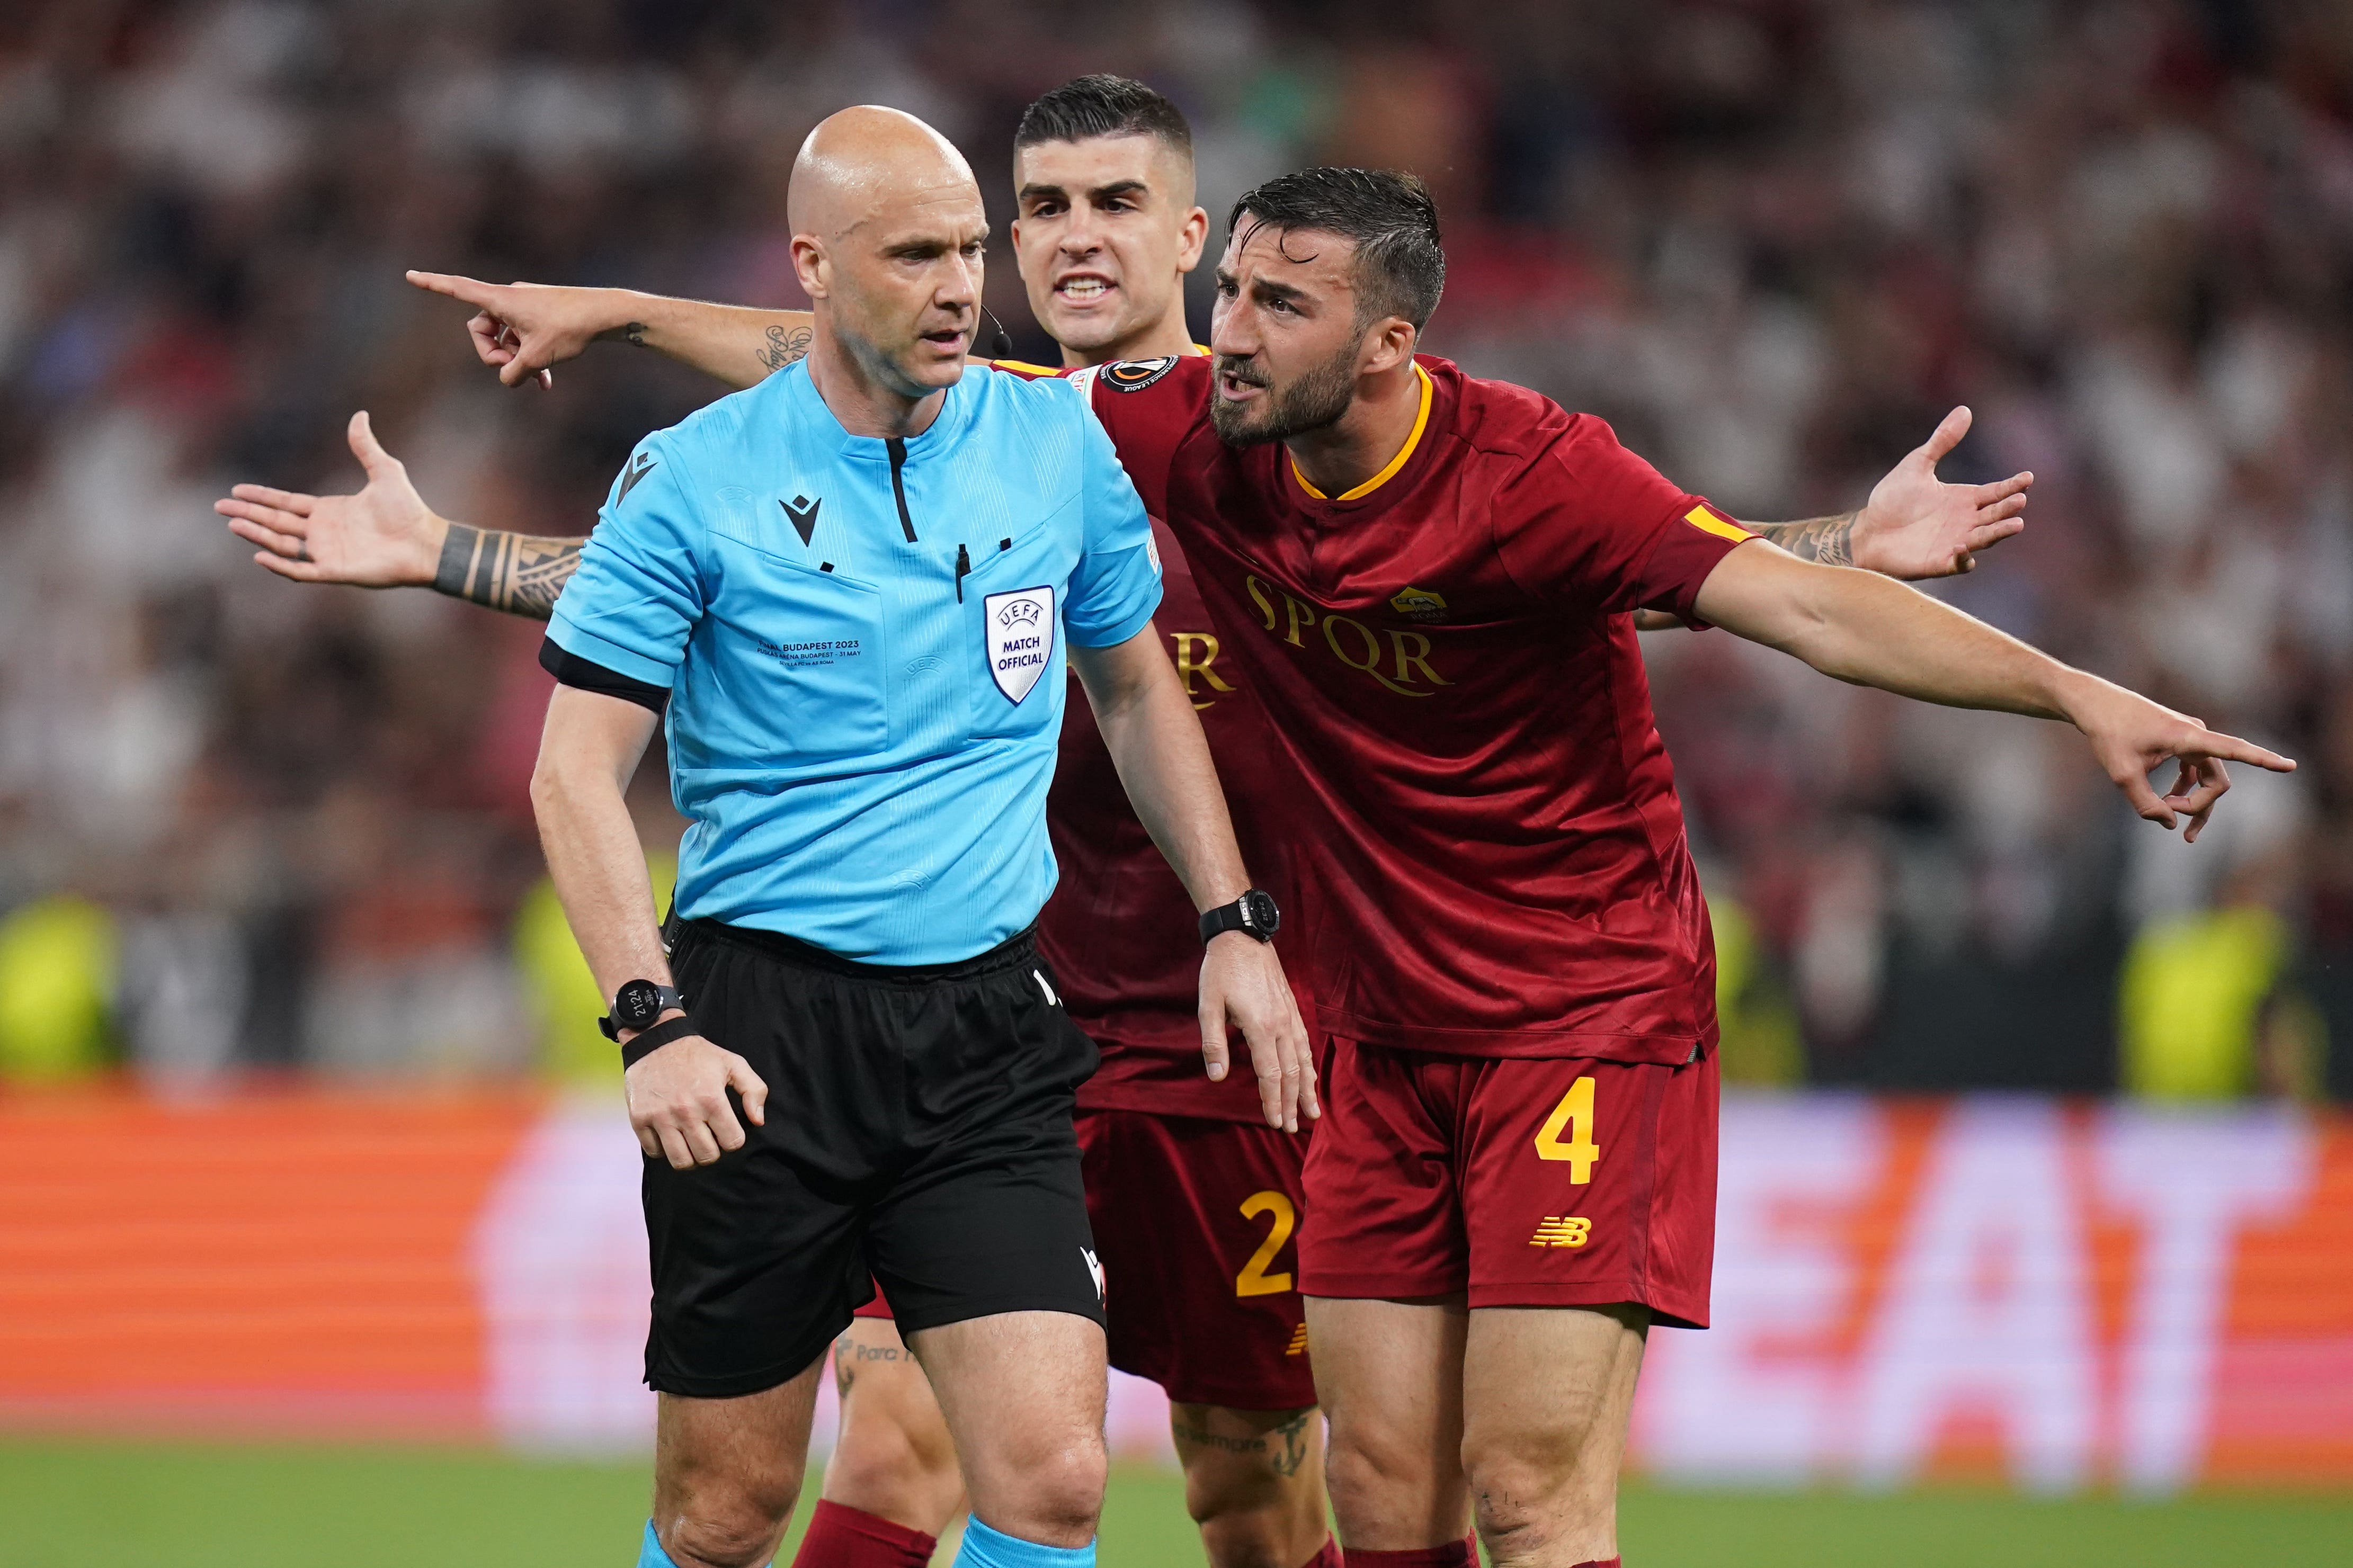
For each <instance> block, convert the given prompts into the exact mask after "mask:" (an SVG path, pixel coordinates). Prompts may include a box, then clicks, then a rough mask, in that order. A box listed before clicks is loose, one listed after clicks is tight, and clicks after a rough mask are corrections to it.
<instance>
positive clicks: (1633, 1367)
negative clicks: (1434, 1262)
mask: <svg viewBox="0 0 2353 1568" xmlns="http://www.w3.org/2000/svg"><path fill="white" fill-rule="evenodd" d="M1464 1089H1465V1092H1464V1093H1463V1095H1462V1096H1461V1100H1460V1101H1459V1102H1458V1104H1457V1106H1456V1120H1457V1127H1458V1140H1457V1148H1456V1163H1457V1167H1458V1169H1459V1170H1460V1172H1461V1178H1460V1179H1461V1188H1462V1205H1463V1208H1462V1212H1463V1220H1464V1227H1465V1232H1466V1235H1467V1237H1468V1240H1469V1244H1470V1290H1469V1299H1470V1305H1471V1309H1472V1311H1471V1322H1470V1329H1469V1334H1468V1338H1467V1340H1466V1344H1465V1355H1464V1363H1463V1395H1462V1397H1463V1440H1462V1466H1463V1469H1464V1472H1465V1474H1466V1475H1467V1476H1468V1478H1469V1479H1470V1482H1471V1489H1472V1495H1473V1496H1474V1497H1475V1498H1476V1500H1477V1502H1478V1521H1479V1532H1480V1535H1481V1536H1482V1539H1483V1540H1484V1541H1485V1542H1486V1543H1487V1547H1488V1551H1489V1552H1490V1553H1491V1554H1492V1555H1493V1558H1494V1560H1495V1561H1496V1562H1497V1563H1531V1564H1533V1563H1545V1564H1553V1563H1558V1564H1573V1563H1587V1562H1593V1561H1599V1560H1606V1559H1608V1558H1610V1557H1612V1556H1615V1555H1616V1553H1617V1544H1616V1542H1617V1488H1618V1472H1619V1466H1620V1460H1621V1459H1622V1458H1623V1456H1624V1453H1625V1447H1626V1424H1627V1418H1628V1415H1629V1413H1630V1410H1631V1408H1632V1405H1633V1397H1634V1383H1635V1378H1636V1375H1637V1374H1638V1373H1640V1371H1641V1364H1642V1351H1643V1345H1644V1342H1645V1337H1646V1335H1647V1333H1648V1331H1649V1330H1650V1328H1651V1325H1652V1324H1653V1323H1660V1324H1668V1325H1678V1326H1694V1325H1698V1324H1704V1322H1705V1321H1706V1317H1707V1297H1708V1284H1709V1274H1710V1270H1711V1268H1712V1265H1713V1261H1714V1251H1715V1131H1716V1075H1715V1057H1714V1055H1713V1053H1708V1054H1705V1055H1704V1056H1703V1055H1696V1054H1695V1055H1694V1058H1693V1059H1691V1060H1689V1061H1686V1062H1682V1063H1675V1064H1669V1063H1659V1062H1618V1061H1602V1060H1596V1059H1592V1058H1529V1059H1503V1060H1491V1061H1482V1062H1481V1063H1479V1064H1478V1065H1477V1067H1476V1068H1475V1069H1474V1070H1473V1071H1472V1074H1471V1075H1470V1077H1469V1079H1467V1080H1466V1083H1465V1086H1464Z"/></svg>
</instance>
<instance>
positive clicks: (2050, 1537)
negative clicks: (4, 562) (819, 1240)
mask: <svg viewBox="0 0 2353 1568" xmlns="http://www.w3.org/2000/svg"><path fill="white" fill-rule="evenodd" d="M646 1489H647V1471H646V1467H645V1466H644V1465H643V1464H642V1463H633V1464H580V1463H556V1462H545V1461H533V1460H530V1459H522V1458H511V1457H508V1456H504V1455H498V1454H489V1453H482V1452H475V1451H467V1450H454V1449H429V1448H365V1447H330V1446H313V1447H260V1446H254V1447H244V1446H238V1447H230V1446H223V1447H197V1446H192V1445H182V1444H171V1445H166V1444H128V1443H102V1442H85V1441H65V1440H32V1439H10V1440H6V1441H0V1568H298V1565H299V1568H315V1565H317V1564H322V1563H332V1564H334V1565H335V1568H424V1565H426V1564H436V1565H439V1564H473V1563H480V1564H484V1565H485V1568H490V1565H495V1568H539V1565H542V1564H544V1565H545V1568H628V1565H629V1564H630V1563H633V1562H635V1560H636V1552H637V1541H638V1530H639V1528H640V1527H641V1524H642V1521H643V1520H644V1518H645V1500H646V1495H645V1494H646ZM803 1509H804V1511H806V1509H807V1503H806V1502H804V1504H803ZM1622 1534H1623V1541H1624V1548H1625V1553H1626V1559H1627V1562H1628V1563H1630V1564H1631V1565H1632V1568H1716V1565H1719V1564H1722V1565H1739V1568H1846V1565H1848V1564H1853V1565H1856V1568H1861V1565H1862V1564H1873V1565H1874V1568H1876V1565H1880V1564H1888V1563H1898V1564H1901V1565H1902V1568H1946V1565H1948V1564H1949V1565H1950V1568H1982V1565H1983V1564H1986V1563H2001V1564H2003V1565H2004V1568H2043V1565H2045V1564H2047V1565H2049V1568H2096V1565H2100V1564H2106V1563H2116V1564H2130V1565H2132V1568H2175V1565H2179V1568H2211V1565H2212V1564H2214V1563H2262V1564H2263V1565H2264V1568H2301V1565H2303V1564H2313V1565H2315V1568H2317V1565H2319V1564H2323V1563H2327V1564H2331V1565H2332V1568H2336V1565H2342V1564H2344V1563H2348V1562H2353V1496H2345V1495H2336V1496H2314V1495H2303V1494H2219V1495H2218V1494H2208V1495H2202V1496H2198V1497H2191V1498H2186V1499H2179V1500H2171V1501H2166V1502H2136V1501H2127V1500H2117V1499H2113V1498H2089V1499H2079V1500H2063V1501H2037V1500H2027V1499H2021V1498H2017V1497H2012V1496H2008V1495H2004V1494H2000V1493H1994V1492H1974V1491H1933V1492H1905V1493H1895V1494H1892V1495H1883V1496H1869V1497H1862V1496H1856V1495H1853V1494H1849V1493H1826V1492H1812V1493H1799V1494H1794V1495H1782V1494H1761V1493H1738V1492H1714V1491H1707V1492H1700V1491H1672V1490H1666V1489H1659V1488H1651V1487H1644V1488H1637V1489H1631V1490H1630V1491H1629V1493H1628V1495H1627V1498H1626V1500H1625V1505H1624V1509H1623V1521H1622ZM1102 1557H1103V1563H1105V1564H1106V1568H1164V1565H1165V1568H1179V1565H1184V1568H1195V1565H1198V1563H1200V1562H1201V1557H1200V1553H1199V1551H1198V1547H1197V1546H1196V1544H1195V1541H1194V1536H1193V1531H1192V1528H1191V1525H1190V1524H1189V1522H1188V1521H1187V1520H1186V1518H1185V1514H1184V1507H1183V1502H1182V1491H1181V1489H1180V1486H1179V1483H1178V1482H1177V1480H1176V1478H1175V1477H1174V1476H1170V1475H1165V1474H1162V1473H1159V1472H1156V1471H1148V1470H1125V1471H1122V1472H1121V1473H1120V1474H1119V1475H1118V1476H1117V1477H1116V1478H1115V1479H1113V1483H1112V1489H1111V1496H1110V1499H1109V1501H1108V1504H1107V1506H1106V1507H1105V1510H1104V1512H1103V1553H1102ZM789 1558H790V1552H789V1548H787V1551H786V1553H785V1554H784V1560H785V1561H789Z"/></svg>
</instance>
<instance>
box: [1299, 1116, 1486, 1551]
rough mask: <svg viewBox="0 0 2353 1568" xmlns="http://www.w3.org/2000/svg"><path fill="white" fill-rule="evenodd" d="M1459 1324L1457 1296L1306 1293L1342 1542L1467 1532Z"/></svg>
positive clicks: (1396, 1542)
mask: <svg viewBox="0 0 2353 1568" xmlns="http://www.w3.org/2000/svg"><path fill="white" fill-rule="evenodd" d="M1327 1114H1328V1112H1327ZM1469 1320H1470V1314H1469V1311H1468V1310H1467V1309H1466V1308H1465V1307H1464V1305H1463V1302H1462V1299H1461V1297H1460V1296H1459V1295H1457V1296H1451V1297H1438V1298H1430V1299H1424V1300H1375V1299H1369V1298H1334V1297H1323V1296H1310V1297H1308V1298H1307V1335H1308V1338H1309V1339H1310V1340H1312V1341H1313V1342H1314V1345H1315V1389H1316V1392H1317V1394H1320V1395H1321V1396H1322V1400H1323V1406H1324V1416H1325V1417H1326V1419H1328V1420H1329V1421H1330V1422H1331V1428H1332V1436H1331V1453H1330V1456H1329V1458H1327V1459H1326V1461H1325V1463H1326V1466H1327V1468H1328V1473H1329V1486H1330V1489H1331V1495H1332V1512H1333V1514H1334V1516H1335V1518H1336V1519H1337V1521H1339V1526H1340V1541H1341V1543H1342V1544H1343V1545H1345V1547H1346V1548H1347V1549H1348V1550H1350V1551H1352V1552H1419V1551H1423V1550H1426V1549H1428V1548H1430V1547H1434V1546H1442V1545H1444V1544H1445V1543H1447V1542H1452V1541H1460V1540H1461V1539H1462V1537H1463V1536H1464V1535H1465V1534H1466V1533H1468V1532H1469V1531H1470V1528H1471V1504H1470V1493H1469V1491H1468V1490H1467V1489H1466V1488H1465V1485H1464V1482H1463V1476H1462V1458H1461V1455H1462V1356H1463V1344H1464V1338H1465V1332H1466V1331H1467V1329H1468V1327H1469Z"/></svg>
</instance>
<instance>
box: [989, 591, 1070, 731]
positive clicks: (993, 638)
mask: <svg viewBox="0 0 2353 1568" xmlns="http://www.w3.org/2000/svg"><path fill="white" fill-rule="evenodd" d="M981 616H982V619H983V622H984V624H985V625H987V627H988V644H987V647H988V675H989V679H992V680H994V681H996V682H997V689H998V690H999V691H1002V692H1003V693H1005V699H1006V700H1007V701H1008V702H1013V703H1017V704H1018V702H1020V700H1022V699H1023V698H1025V697H1027V696H1029V689H1030V688H1032V687H1034V686H1036V685H1037V684H1038V678H1039V676H1041V675H1043V674H1045V673H1046V666H1047V665H1048V664H1049V663H1050V662H1051V661H1052V659H1053V657H1054V590H1053V589H1052V587H1050V586H1047V587H1038V588H1017V589H1015V590H1014V591H1013V592H1011V593H1009V594H991V595H988V597H987V598H986V599H984V600H982V601H981Z"/></svg>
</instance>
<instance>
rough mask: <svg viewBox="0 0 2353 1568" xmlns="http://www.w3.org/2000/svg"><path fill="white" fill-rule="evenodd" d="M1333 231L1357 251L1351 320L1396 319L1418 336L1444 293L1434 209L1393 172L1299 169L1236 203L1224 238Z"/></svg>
mask: <svg viewBox="0 0 2353 1568" xmlns="http://www.w3.org/2000/svg"><path fill="white" fill-rule="evenodd" d="M1257 228H1271V229H1275V230H1277V231H1279V232H1280V233H1282V234H1283V235H1285V236H1288V235H1290V234H1291V233H1293V232H1294V231H1303V230H1314V232H1316V233H1319V234H1336V235H1338V236H1340V237H1342V238H1343V239H1347V240H1351V241H1354V242H1355V244H1356V319H1357V320H1358V321H1365V322H1369V321H1377V320H1379V319H1380V318H1382V317H1384V316H1402V317H1404V318H1405V319H1406V320H1407V321H1411V322H1412V323H1413V326H1414V331H1420V330H1421V329H1422V328H1423V327H1424V326H1426V325H1428V324H1429V321H1430V312H1431V311H1433V310H1437V309H1438V297H1439V295H1440V294H1441V293H1442V292H1444V291H1445V289H1446V250H1445V247H1442V246H1441V245H1440V243H1439V237H1438V204H1437V202H1435V201H1433V200H1432V199H1431V198H1430V187H1429V186H1428V185H1425V184H1422V183H1421V181H1420V180H1419V179H1418V178H1416V177H1415V176H1414V175H1411V174H1402V173H1399V172H1398V171H1397V170H1394V169H1302V170H1300V171H1299V172H1298V173H1297V174H1280V175H1277V176H1276V177H1275V178H1273V179H1271V180H1269V181H1268V182H1267V183H1266V184H1262V185H1261V186H1259V188H1258V189H1256V190H1254V191H1252V192H1250V194H1249V195H1245V196H1243V197H1242V199H1241V200H1240V201H1238V202H1236V203H1235V204H1234V210H1233V211H1232V212H1231V213H1229V214H1228V215H1227V216H1226V234H1227V237H1229V238H1240V239H1243V240H1247V239H1248V238H1249V237H1250V231H1251V230H1252V229H1257Z"/></svg>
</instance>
